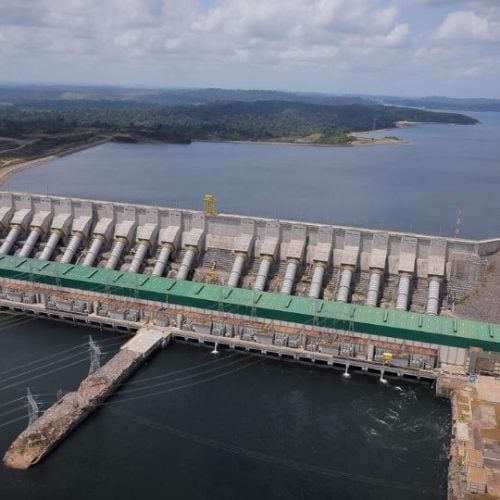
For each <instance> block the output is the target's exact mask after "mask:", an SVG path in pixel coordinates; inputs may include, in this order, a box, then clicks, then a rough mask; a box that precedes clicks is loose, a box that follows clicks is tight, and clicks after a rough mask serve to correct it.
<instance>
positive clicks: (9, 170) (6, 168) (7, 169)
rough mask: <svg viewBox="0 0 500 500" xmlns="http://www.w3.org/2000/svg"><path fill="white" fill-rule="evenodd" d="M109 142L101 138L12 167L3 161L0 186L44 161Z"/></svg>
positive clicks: (61, 149)
mask: <svg viewBox="0 0 500 500" xmlns="http://www.w3.org/2000/svg"><path fill="white" fill-rule="evenodd" d="M109 140H110V139H109V138H104V139H102V138H101V139H99V140H96V141H94V142H90V143H88V144H82V145H80V146H71V147H68V148H60V149H58V150H57V151H56V152H54V153H53V154H50V155H47V156H42V157H40V158H35V159H32V160H28V161H23V162H20V163H15V164H13V165H10V164H9V161H4V163H3V166H2V167H0V186H1V185H3V184H4V183H5V182H6V181H7V179H8V178H9V177H10V176H11V175H13V174H15V173H17V172H20V171H22V170H26V169H27V168H32V167H36V166H37V165H40V164H41V163H43V162H45V161H48V160H53V159H54V158H57V157H60V156H66V155H68V154H72V153H77V152H78V151H83V150H84V149H88V148H93V147H94V146H98V145H99V144H104V143H106V142H109Z"/></svg>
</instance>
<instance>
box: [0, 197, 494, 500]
mask: <svg viewBox="0 0 500 500" xmlns="http://www.w3.org/2000/svg"><path fill="white" fill-rule="evenodd" d="M204 201H205V207H204V210H203V211H192V210H178V209H172V208H163V207H154V206H145V205H132V204H123V203H113V202H107V201H95V200H85V199H76V198H66V197H57V196H43V195H36V194H24V193H11V192H3V193H0V307H1V308H2V309H3V310H10V311H17V312H23V313H26V314H29V315H32V316H36V317H40V318H49V319H55V320H60V321H65V322H68V323H71V324H75V325H90V326H94V327H98V328H101V329H103V328H105V329H108V328H109V329H114V330H119V331H120V330H121V331H126V332H132V333H134V332H139V335H141V334H142V335H144V333H141V332H144V331H145V330H146V331H152V332H154V335H156V336H157V337H155V338H157V339H160V338H162V337H168V338H169V339H170V338H171V339H174V340H175V339H177V340H184V341H188V342H194V343H197V344H206V345H209V346H211V347H212V348H213V352H214V353H216V352H217V350H218V348H228V349H232V350H241V351H246V352H250V353H254V354H257V355H266V356H275V357H279V358H282V359H289V360H295V361H298V362H302V363H312V364H316V365H323V366H325V367H332V368H338V369H340V370H343V372H344V376H346V377H349V376H350V371H352V370H359V371H361V372H366V373H373V374H376V375H377V376H379V377H380V381H381V382H386V379H385V377H386V376H394V377H407V378H412V379H417V380H420V379H423V380H429V381H435V382H436V384H437V385H436V389H437V393H438V395H444V396H449V397H450V398H452V401H453V413H454V415H455V416H456V421H457V422H458V423H456V425H457V426H458V427H457V429H458V430H457V431H456V436H455V437H454V438H453V440H452V450H453V451H452V456H451V462H450V473H449V488H450V491H451V490H453V492H458V493H457V494H456V495H458V496H455V497H456V498H461V496H460V495H462V494H463V492H465V491H468V492H486V491H490V492H491V491H497V489H498V477H499V476H498V471H497V467H496V465H495V464H496V463H497V462H496V460H497V458H495V456H496V455H495V452H494V448H493V452H492V451H491V443H490V438H489V437H488V436H489V434H488V432H490V430H489V429H490V427H488V425H491V419H490V421H489V424H488V425H486V426H485V425H483V424H481V423H480V422H482V420H481V418H480V416H481V413H480V412H481V411H482V410H478V411H479V413H477V411H476V410H474V412H473V411H472V410H470V411H467V410H464V409H463V407H462V406H460V404H461V402H462V401H468V403H467V404H468V408H475V407H477V408H483V407H484V408H486V409H491V408H494V406H492V405H496V404H497V403H498V402H497V400H496V399H495V398H496V396H495V393H496V392H497V390H496V388H495V389H493V390H491V389H490V387H493V386H492V385H491V384H489V383H488V382H484V378H485V376H486V379H491V380H492V381H496V380H497V379H496V377H495V376H498V375H500V325H499V324H496V323H493V322H489V321H479V320H477V318H471V319H462V318H459V317H457V316H456V315H455V314H454V309H455V305H456V304H458V303H460V301H463V300H464V299H466V298H467V296H468V295H469V294H470V293H472V292H473V291H474V290H475V289H477V288H478V287H479V288H480V287H483V288H484V283H485V278H486V277H487V275H488V273H490V270H489V267H488V261H489V259H490V258H491V257H492V256H494V255H495V254H497V252H498V250H499V249H500V238H497V239H487V240H466V239H459V238H444V237H439V236H430V235H421V234H413V233H403V232H394V231H382V230H371V229H365V228H357V227H346V226H338V225H325V224H313V223H303V222H297V221H286V220H285V221H284V220H276V219H265V218H256V217H247V216H237V215H230V214H217V212H216V207H215V198H214V197H213V196H211V195H207V196H206V197H205V200H204ZM148 329H150V330H148ZM151 329H152V330H151ZM124 356H125V355H124V354H122V355H121V357H124ZM129 356H130V357H131V361H130V363H135V361H134V360H135V359H136V357H135V356H136V355H129ZM128 362H129V361H127V363H128ZM110 363H111V365H110V366H109V367H108V366H105V367H103V369H102V372H99V374H98V376H97V377H98V379H99V380H101V379H102V380H103V381H104V382H100V384H101V385H102V386H103V389H102V394H101V392H96V396H95V398H96V399H95V400H94V399H91V398H90V399H89V398H87V399H88V401H87V400H86V399H85V398H83V400H82V401H83V403H84V405H83V406H82V407H81V408H79V407H78V408H74V407H72V406H71V405H69V406H68V408H66V407H65V406H61V405H62V403H59V402H58V403H56V404H55V405H54V406H53V407H52V408H51V409H49V410H48V411H47V412H46V414H44V417H42V418H43V419H42V420H41V424H40V423H36V424H35V425H36V427H34V429H35V430H33V429H32V428H31V427H28V429H27V430H26V431H25V432H23V433H22V434H21V435H20V436H19V438H18V439H17V440H16V441H15V442H14V443H13V445H12V447H11V448H10V451H9V452H8V453H7V454H6V457H5V458H4V460H5V462H6V463H9V464H11V465H12V464H13V465H12V466H16V467H19V468H25V467H28V466H30V465H31V464H32V463H36V462H37V461H38V460H40V458H41V457H42V456H45V455H46V454H47V453H48V452H49V450H50V449H52V448H53V447H54V446H55V445H56V441H59V440H62V439H63V437H64V436H65V435H66V434H67V433H68V432H69V430H70V429H72V428H74V427H75V426H76V425H77V424H78V422H79V421H81V420H82V419H83V418H84V417H86V416H87V415H88V414H89V413H90V412H91V411H93V410H94V409H96V408H97V406H98V405H99V404H100V403H99V402H100V401H101V400H103V399H104V397H105V396H108V395H109V394H110V393H111V391H112V389H113V388H114V387H117V386H119V383H118V382H117V381H115V380H114V379H113V377H115V376H117V377H118V378H117V380H119V377H122V375H121V374H122V373H128V366H129V365H128V364H126V363H125V364H124V365H123V368H122V367H121V368H120V369H118V370H117V369H116V368H115V367H114V366H113V365H112V363H115V364H116V363H122V361H121V358H120V359H117V360H116V361H112V362H110ZM117 373H118V375H116V374H117ZM99 377H100V378H99ZM94 379H95V377H94V378H92V377H89V379H88V380H87V379H86V381H84V382H82V387H87V385H88V384H89V383H91V384H94V383H95V382H94ZM96 380H97V379H96ZM89 381H90V382H89ZM96 387H100V386H99V385H97V386H96ZM484 387H488V388H489V389H488V390H487V391H485V390H484V389H483V388H484ZM495 387H496V386H495ZM99 390H101V389H99ZM80 391H81V389H78V391H77V392H76V394H79V392H80ZM471 392H472V394H474V395H475V394H476V393H477V396H474V397H472V398H471V396H470V394H471ZM72 397H74V396H72ZM92 397H94V396H92ZM474 398H475V399H474ZM492 398H493V399H492ZM67 399H68V398H67ZM69 399H70V398H69ZM69 399H68V400H69ZM95 401H97V403H96V402H95ZM63 410H64V411H63ZM484 411H486V410H484ZM493 411H494V410H493ZM61 412H62V413H64V415H65V418H66V419H68V418H69V419H70V420H69V421H68V422H67V423H65V425H64V426H62V427H60V426H61V424H60V422H59V420H60V418H59V415H61V414H62V413H61ZM478 415H479V417H478ZM478 418H479V423H478ZM42 424H43V425H42ZM481 425H482V427H481ZM40 426H42V427H40ZM483 427H484V430H483ZM54 428H55V429H57V432H56V433H54V431H53V430H52V429H54ZM494 428H495V429H496V430H495V432H497V429H498V423H496V424H494ZM40 429H43V431H41V430H40ZM464 429H466V430H467V432H465V431H464ZM478 429H479V430H478ZM49 431H50V432H49ZM478 432H479V433H480V434H479V435H482V433H484V435H485V436H486V437H485V438H484V439H483V440H479V441H478V440H477V439H476V437H477V435H478V434H477V433H478ZM51 433H52V434H54V436H55V437H54V436H52V437H51V438H50V439H49V438H48V437H47V436H48V435H49V434H51ZM33 435H40V436H42V438H43V439H42V438H40V439H39V440H38V441H37V442H36V443H35V445H36V446H35V445H33V444H32V442H31V439H32V437H33ZM457 436H458V437H457ZM471 436H474V439H475V440H474V439H473V438H472V437H471ZM34 446H35V447H34ZM464 450H466V451H464ZM492 453H493V455H495V456H493V458H492V455H491V454H492ZM492 464H493V465H492ZM454 494H455V493H454ZM455 497H453V498H455Z"/></svg>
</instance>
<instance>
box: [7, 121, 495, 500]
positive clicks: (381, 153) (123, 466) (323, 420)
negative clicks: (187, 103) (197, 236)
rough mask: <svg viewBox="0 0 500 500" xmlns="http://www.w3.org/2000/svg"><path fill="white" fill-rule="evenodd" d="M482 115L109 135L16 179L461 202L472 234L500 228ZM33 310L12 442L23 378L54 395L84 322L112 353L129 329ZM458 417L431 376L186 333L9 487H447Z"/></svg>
mask: <svg viewBox="0 0 500 500" xmlns="http://www.w3.org/2000/svg"><path fill="white" fill-rule="evenodd" d="M476 116H477V117H478V118H479V119H480V120H481V122H482V123H481V124H480V125H477V126H474V127H460V126H443V125H423V126H418V127H413V128H409V129H404V130H400V131H398V132H397V133H398V135H399V136H400V137H402V138H406V139H409V140H411V141H412V144H411V145H401V146H377V147H366V148H326V147H308V146H274V145H252V144H209V143H197V144H193V145H190V146H174V145H168V146H157V145H147V146H134V145H118V144H107V145H104V146H100V147H97V148H94V149H90V150H86V151H83V152H81V153H78V154H75V155H71V156H67V157H64V158H60V159H57V160H54V161H51V162H47V163H45V164H43V165H41V166H39V167H36V168H33V169H31V170H27V171H23V172H20V173H19V174H16V175H15V176H13V177H12V178H11V179H10V180H9V181H8V182H7V184H6V185H5V186H4V189H9V190H18V191H32V192H42V193H45V192H47V193H51V194H59V195H67V196H81V197H90V198H96V199H108V200H116V201H123V202H138V203H148V204H149V203H150V204H157V205H163V206H178V207H182V208H200V206H201V199H202V196H203V194H205V193H207V192H210V193H214V194H216V195H217V197H218V199H219V209H220V210H221V211H224V212H232V213H241V214H249V215H251V214H253V215H260V216H271V217H280V218H291V219H299V220H304V221H309V220H310V221H318V222H335V223H344V224H359V225H366V226H373V227H385V228H394V229H401V230H410V229H411V230H414V231H420V232H431V233H436V234H439V233H440V232H441V233H442V234H452V233H453V230H454V224H455V220H456V215H457V212H458V208H459V207H460V206H463V207H464V223H463V234H464V235H465V236H469V237H489V236H498V235H499V234H500V219H499V218H498V213H499V209H500V198H499V197H498V195H497V194H498V191H499V188H500V175H499V173H498V158H500V141H499V140H498V139H499V137H500V134H499V132H500V114H498V115H495V114H488V113H481V114H477V115H476ZM374 134H375V135H386V134H387V135H392V134H393V132H392V131H391V132H387V131H380V132H375V133H374ZM21 321H23V320H20V319H19V318H15V319H9V318H6V317H0V350H1V353H2V354H1V357H0V448H1V449H2V450H4V449H6V448H7V446H8V445H9V443H10V442H11V440H12V439H13V438H14V436H15V435H16V434H17V433H18V432H19V431H20V430H21V429H22V428H23V426H24V425H25V421H24V420H19V419H20V418H21V417H22V416H23V413H24V412H25V409H24V407H23V404H24V403H23V402H22V401H21V400H18V401H15V400H17V399H18V398H20V397H22V396H23V394H24V391H25V388H26V387H27V386H30V387H31V389H32V391H33V392H34V393H36V394H39V396H38V398H39V400H40V401H41V404H42V405H43V407H46V406H47V405H48V404H50V403H51V402H52V401H53V399H54V397H55V393H56V391H57V390H58V389H59V388H64V389H73V388H75V387H76V386H77V384H78V382H79V381H80V380H81V379H82V377H84V376H85V375H86V372H87V370H88V361H87V356H88V354H87V352H86V348H85V346H83V345H82V344H83V343H84V342H85V340H86V338H87V336H88V335H89V333H91V334H92V335H93V336H94V338H96V339H97V340H98V341H99V342H100V343H101V345H102V346H103V350H104V351H105V352H106V353H107V354H106V356H107V357H109V356H110V355H112V353H113V352H115V351H116V349H118V347H119V345H120V344H121V343H122V342H123V341H124V339H123V337H120V336H118V335H117V334H113V333H101V332H96V331H94V330H88V329H85V328H73V327H69V326H67V325H60V324H53V323H50V322H46V321H41V320H38V321H33V320H31V321H29V322H27V323H22V322H21ZM68 349H71V350H68ZM41 358H42V359H41ZM39 359H40V361H38V362H36V360H39ZM34 362H35V363H34ZM449 423H450V414H449V407H448V404H447V402H445V401H439V400H436V399H435V398H434V395H433V390H432V389H430V388H429V387H427V386H425V385H417V384H408V383H402V382H401V381H396V380H391V381H390V382H389V384H388V385H382V384H380V383H379V381H378V380H377V379H376V378H373V377H369V376H361V375H356V374H354V375H353V377H352V378H351V379H350V380H344V379H343V378H342V377H341V375H340V373H339V372H336V371H330V370H323V369H319V368H314V367H310V366H302V365H297V364H289V363H285V362H279V361H274V360H263V359H260V358H254V357H250V356H247V355H242V354H235V353H230V352H222V353H220V354H219V355H218V356H217V357H216V356H213V355H211V354H210V352H209V351H208V350H206V349H204V348H200V347H193V346H190V345H184V344H174V345H171V346H169V347H168V348H167V349H166V350H165V351H163V352H161V353H159V354H158V355H157V356H156V357H154V358H153V359H152V360H151V361H150V362H149V363H148V364H147V365H146V366H145V367H143V368H141V369H140V370H139V372H138V373H137V374H136V375H135V376H134V378H133V379H132V380H131V381H130V382H129V383H127V385H126V387H124V388H123V389H122V391H121V392H120V393H118V394H117V395H116V396H115V397H114V398H112V400H110V401H109V403H108V404H106V405H105V406H104V407H103V408H102V409H101V410H100V411H99V412H98V414H96V415H94V416H93V417H91V418H90V419H89V420H87V421H86V422H85V424H84V425H82V426H81V427H80V428H79V429H78V431H77V432H75V433H73V434H72V435H71V436H70V437H69V438H68V439H67V440H66V441H65V442H64V443H63V444H62V446H61V447H60V448H59V449H58V450H57V452H56V453H54V454H53V455H51V456H50V457H49V458H48V459H47V460H46V461H44V462H43V463H42V464H40V465H39V466H37V467H35V468H34V469H32V470H31V471H29V472H19V471H11V470H8V469H6V468H4V467H1V468H0V498H9V499H10V498H16V499H25V498H26V499H28V498H43V499H45V498H56V499H59V498H68V497H71V498H74V499H87V498H93V499H100V498H106V499H110V498H133V499H135V498H137V499H139V498H172V499H181V498H189V499H234V498H240V499H249V500H250V499H254V498H262V499H267V498H283V499H288V498H292V499H306V498H307V499H308V498H318V499H323V498H325V499H326V498H339V499H340V498H341V499H358V498H363V499H398V500H399V499H413V498H414V499H420V498H424V497H425V498H445V497H446V469H447V444H448V440H449V432H450V425H449Z"/></svg>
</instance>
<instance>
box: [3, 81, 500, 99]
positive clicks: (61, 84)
mask: <svg viewBox="0 0 500 500" xmlns="http://www.w3.org/2000/svg"><path fill="white" fill-rule="evenodd" d="M0 86H1V87H46V88H58V87H59V88H88V89H92V88H109V89H113V88H116V89H124V90H157V91H176V90H181V91H182V90H196V91H199V90H223V91H241V92H283V93H288V94H304V95H324V96H334V97H397V98H403V99H434V98H439V99H457V100H466V99H467V100H470V99H480V100H481V99H482V100H491V101H500V97H492V96H477V95H475V96H472V95H460V96H452V95H445V94H437V93H435V94H420V95H419V94H390V93H373V94H370V93H368V94H367V93H361V92H341V91H338V92H337V91H334V90H332V91H327V90H295V89H292V88H266V87H246V88H245V87H225V86H219V85H216V86H170V85H140V84H136V85H135V84H120V83H89V82H45V81H14V80H12V81H9V80H0Z"/></svg>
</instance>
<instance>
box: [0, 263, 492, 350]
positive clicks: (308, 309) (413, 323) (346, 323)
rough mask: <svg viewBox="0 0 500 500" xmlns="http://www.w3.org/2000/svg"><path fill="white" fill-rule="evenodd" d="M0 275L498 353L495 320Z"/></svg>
mask: <svg viewBox="0 0 500 500" xmlns="http://www.w3.org/2000/svg"><path fill="white" fill-rule="evenodd" d="M0 277H4V278H12V279H19V280H25V281H33V282H37V283H45V284H49V285H59V286H62V287H66V288H73V289H78V290H86V291H95V292H99V293H109V294H112V295H118V296H122V297H132V298H139V299H145V300H153V301H157V302H161V303H170V304H176V305H182V306H188V307H197V308H203V309H208V310H212V311H224V312H228V313H236V314H243V315H248V316H256V317H259V318H263V319H272V320H277V321H286V322H292V323H299V324H303V325H316V326H319V327H325V328H337V329H342V330H350V331H354V332H360V333H367V334H371V335H383V336H388V337H393V338H399V339H405V340H412V341H420V342H429V343H433V344H439V345H448V346H455V347H464V348H468V347H471V346H475V347H482V348H483V349H486V350H491V351H498V352H500V325H498V324H489V323H483V322H478V321H469V320H462V319H454V318H449V317H444V316H432V315H427V314H420V313H413V312H406V311H398V310H395V309H381V308H376V307H367V306H362V305H354V304H346V303H343V302H336V301H329V300H320V299H313V298H309V297H297V296H291V295H284V294H280V293H270V292H254V291H253V290H247V289H243V288H231V287H225V286H221V285H209V284H205V283H197V282H194V281H185V280H178V279H174V278H164V277H158V276H150V275H145V274H138V273H131V272H122V271H114V270H109V269H102V268H95V267H84V266H79V265H72V264H61V263H59V262H47V261H40V260H37V259H27V258H23V257H19V256H12V255H2V256H0Z"/></svg>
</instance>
